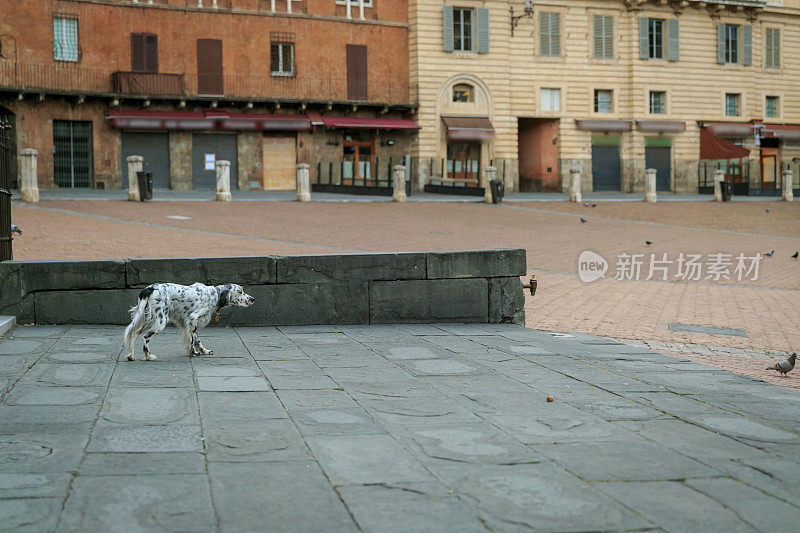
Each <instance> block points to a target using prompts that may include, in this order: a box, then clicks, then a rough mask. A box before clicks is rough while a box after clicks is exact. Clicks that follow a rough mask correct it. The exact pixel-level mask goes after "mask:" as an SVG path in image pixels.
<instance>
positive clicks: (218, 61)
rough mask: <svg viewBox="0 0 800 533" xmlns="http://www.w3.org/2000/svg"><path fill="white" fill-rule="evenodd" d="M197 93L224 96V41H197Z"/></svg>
mask: <svg viewBox="0 0 800 533" xmlns="http://www.w3.org/2000/svg"><path fill="white" fill-rule="evenodd" d="M197 92H198V93H200V94H223V87H222V41H220V40H219V39H197Z"/></svg>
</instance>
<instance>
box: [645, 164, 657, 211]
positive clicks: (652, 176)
mask: <svg viewBox="0 0 800 533" xmlns="http://www.w3.org/2000/svg"><path fill="white" fill-rule="evenodd" d="M644 201H645V202H650V203H651V204H654V203H656V169H654V168H648V169H647V170H645V181H644Z"/></svg>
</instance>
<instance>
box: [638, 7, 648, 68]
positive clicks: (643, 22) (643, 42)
mask: <svg viewBox="0 0 800 533" xmlns="http://www.w3.org/2000/svg"><path fill="white" fill-rule="evenodd" d="M648 22H650V19H648V18H647V17H640V18H639V59H649V58H650V40H649V39H648Z"/></svg>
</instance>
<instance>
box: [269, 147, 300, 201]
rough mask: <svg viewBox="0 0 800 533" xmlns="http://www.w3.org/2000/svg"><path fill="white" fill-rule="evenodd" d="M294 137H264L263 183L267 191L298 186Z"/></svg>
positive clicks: (288, 189) (290, 188) (286, 189)
mask: <svg viewBox="0 0 800 533" xmlns="http://www.w3.org/2000/svg"><path fill="white" fill-rule="evenodd" d="M296 144H297V143H296V139H295V138H294V137H264V141H263V143H262V146H263V153H264V156H263V167H262V173H263V185H264V190H267V191H293V190H295V189H296V188H297V177H296V172H297V170H296V165H297V146H296Z"/></svg>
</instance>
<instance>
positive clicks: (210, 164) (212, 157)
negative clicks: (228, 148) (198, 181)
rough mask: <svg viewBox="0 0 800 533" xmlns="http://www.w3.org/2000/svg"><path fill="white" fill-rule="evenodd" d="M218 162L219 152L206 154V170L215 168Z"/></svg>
mask: <svg viewBox="0 0 800 533" xmlns="http://www.w3.org/2000/svg"><path fill="white" fill-rule="evenodd" d="M216 162H217V154H206V170H214V164H215V163H216Z"/></svg>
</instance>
